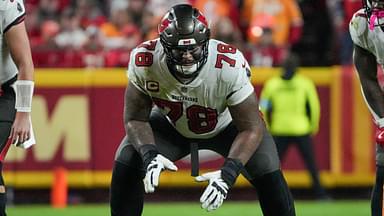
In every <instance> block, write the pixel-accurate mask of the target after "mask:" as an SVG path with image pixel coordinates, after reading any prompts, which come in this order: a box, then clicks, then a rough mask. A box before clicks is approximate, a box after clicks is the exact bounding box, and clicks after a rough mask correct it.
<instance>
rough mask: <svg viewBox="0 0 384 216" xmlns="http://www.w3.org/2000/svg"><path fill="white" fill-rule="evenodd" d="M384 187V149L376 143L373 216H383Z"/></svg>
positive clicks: (372, 198) (372, 199)
mask: <svg viewBox="0 0 384 216" xmlns="http://www.w3.org/2000/svg"><path fill="white" fill-rule="evenodd" d="M383 187H384V149H383V147H382V146H380V145H376V179H375V185H374V186H373V190H372V197H371V213H372V216H382V208H383Z"/></svg>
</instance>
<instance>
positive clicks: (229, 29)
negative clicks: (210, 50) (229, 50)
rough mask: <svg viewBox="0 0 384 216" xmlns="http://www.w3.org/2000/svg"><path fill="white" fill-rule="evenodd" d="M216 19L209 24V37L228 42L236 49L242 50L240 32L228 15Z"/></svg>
mask: <svg viewBox="0 0 384 216" xmlns="http://www.w3.org/2000/svg"><path fill="white" fill-rule="evenodd" d="M217 21H218V22H216V23H215V24H213V25H212V26H211V37H212V38H213V39H217V40H220V41H223V42H225V43H228V44H233V45H235V46H236V47H237V48H238V49H240V50H243V40H242V36H241V32H240V30H239V29H238V28H237V27H236V26H235V25H234V24H233V23H232V21H231V20H230V19H229V17H220V18H219V19H218V20H217Z"/></svg>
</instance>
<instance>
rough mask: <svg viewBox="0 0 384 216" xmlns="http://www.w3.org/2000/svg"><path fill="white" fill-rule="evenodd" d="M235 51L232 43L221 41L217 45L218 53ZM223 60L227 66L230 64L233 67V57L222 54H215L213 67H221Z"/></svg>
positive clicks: (234, 63)
mask: <svg viewBox="0 0 384 216" xmlns="http://www.w3.org/2000/svg"><path fill="white" fill-rule="evenodd" d="M236 51H237V49H236V47H234V46H232V45H228V44H222V43H220V44H218V45H217V52H219V53H231V54H235V53H236ZM223 61H225V62H227V63H228V64H229V66H231V67H235V65H236V60H235V59H233V58H230V57H228V56H226V55H224V54H217V57H216V64H215V67H216V68H223Z"/></svg>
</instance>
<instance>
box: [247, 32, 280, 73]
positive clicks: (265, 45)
mask: <svg viewBox="0 0 384 216" xmlns="http://www.w3.org/2000/svg"><path fill="white" fill-rule="evenodd" d="M259 31H260V33H259V34H260V36H259V41H258V43H256V44H255V45H252V46H251V47H250V48H249V49H248V50H250V52H251V53H249V52H247V53H248V55H247V57H248V59H249V61H250V62H251V64H252V66H256V67H275V66H280V64H281V61H282V59H283V58H284V56H285V55H286V49H285V48H282V47H278V46H276V45H275V44H274V43H273V33H272V29H271V28H270V27H262V28H260V29H259Z"/></svg>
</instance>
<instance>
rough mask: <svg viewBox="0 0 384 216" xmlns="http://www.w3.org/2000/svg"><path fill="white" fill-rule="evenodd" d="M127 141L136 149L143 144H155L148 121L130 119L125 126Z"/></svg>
mask: <svg viewBox="0 0 384 216" xmlns="http://www.w3.org/2000/svg"><path fill="white" fill-rule="evenodd" d="M125 131H126V133H127V137H128V141H129V142H130V143H132V144H133V146H134V147H135V149H136V150H139V149H140V147H141V146H143V145H145V144H153V145H154V144H155V138H154V136H153V132H152V128H151V126H150V124H149V123H148V122H145V121H137V120H130V121H127V123H126V126H125Z"/></svg>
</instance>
